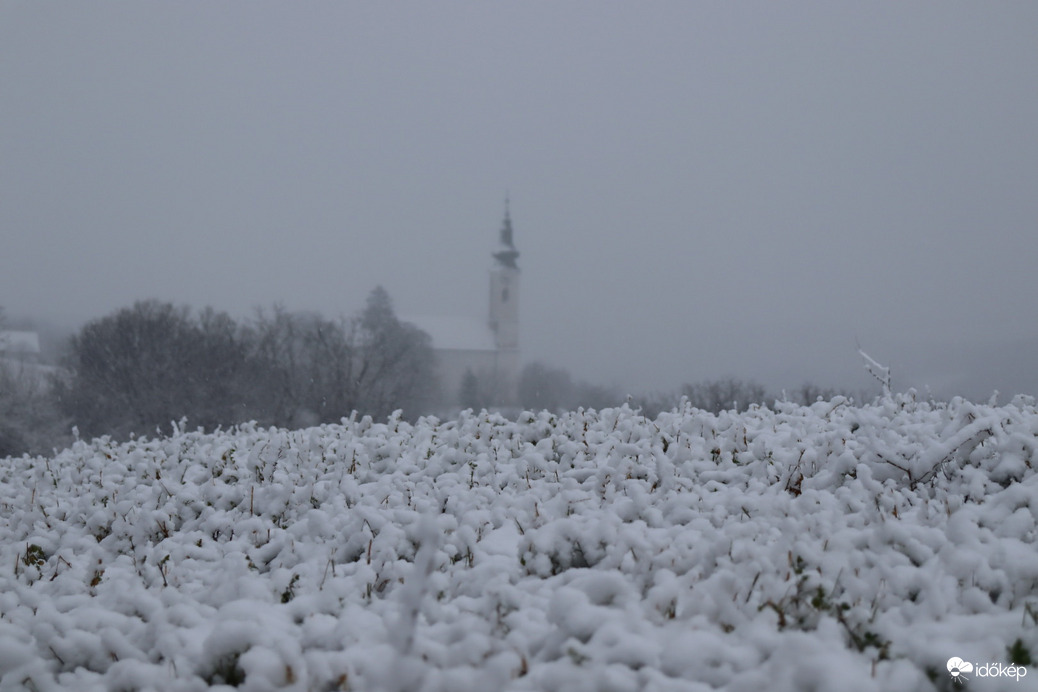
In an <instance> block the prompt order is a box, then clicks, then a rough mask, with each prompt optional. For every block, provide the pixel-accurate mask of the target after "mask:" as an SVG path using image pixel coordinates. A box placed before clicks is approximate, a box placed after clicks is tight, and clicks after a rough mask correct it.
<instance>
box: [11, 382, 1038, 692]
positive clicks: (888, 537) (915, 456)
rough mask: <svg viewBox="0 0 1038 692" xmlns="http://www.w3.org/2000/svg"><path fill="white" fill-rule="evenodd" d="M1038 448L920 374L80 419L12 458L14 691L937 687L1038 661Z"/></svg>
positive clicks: (1015, 424)
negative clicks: (710, 392) (284, 420)
mask: <svg viewBox="0 0 1038 692" xmlns="http://www.w3.org/2000/svg"><path fill="white" fill-rule="evenodd" d="M1036 446H1038V411H1036V409H1035V407H1034V406H1033V404H1032V403H1031V402H1028V401H1022V400H1021V401H1017V402H1014V403H1013V404H1011V405H1007V406H1002V407H996V406H983V405H977V404H973V403H969V402H966V401H962V400H956V401H953V402H952V403H950V404H947V405H934V404H929V403H924V402H916V401H914V400H913V399H912V398H911V397H910V396H901V397H897V398H890V399H886V400H884V401H882V402H880V403H878V404H875V405H871V406H864V407H855V406H852V405H850V404H849V402H847V401H846V400H842V399H836V400H834V401H831V402H824V403H823V402H819V403H817V404H815V405H813V406H811V407H801V406H794V405H782V404H778V405H776V408H775V409H774V410H771V409H765V408H752V409H751V410H749V411H746V412H744V413H741V414H736V413H734V412H729V413H720V414H718V415H714V414H709V413H704V412H702V411H698V410H694V409H691V408H688V407H686V408H685V409H683V410H677V411H673V412H670V413H663V414H661V415H659V416H658V417H657V418H656V419H655V420H648V419H646V418H644V417H642V416H641V415H639V413H637V412H636V411H632V410H630V409H628V408H619V409H611V410H604V411H600V412H594V411H577V412H572V413H568V414H565V415H562V416H553V415H550V414H548V413H541V414H535V413H525V414H522V415H521V416H520V417H519V418H518V420H517V421H510V420H506V419H504V418H502V417H499V416H496V415H493V414H487V413H478V414H477V413H471V412H470V413H463V414H462V415H461V416H460V417H459V418H458V419H457V420H449V421H437V420H435V419H422V420H420V421H419V422H418V423H417V424H414V425H412V424H408V423H406V422H403V421H401V420H399V419H397V418H391V419H389V421H388V422H386V423H372V421H371V420H370V419H367V418H365V419H362V420H345V421H343V422H342V424H341V425H326V426H322V427H317V428H312V429H308V430H300V431H286V430H279V429H270V430H265V429H257V428H255V427H243V428H241V429H237V430H233V431H229V432H217V433H213V434H202V433H198V432H186V431H180V432H178V433H176V434H174V435H172V436H171V437H169V438H167V439H156V440H143V439H141V440H135V441H130V442H127V443H123V444H115V443H112V442H110V441H108V440H106V439H99V440H94V441H92V442H83V441H81V442H78V443H76V445H75V446H74V447H72V448H71V449H69V450H67V451H65V452H62V453H60V454H58V455H57V456H56V457H53V458H49V459H48V458H29V457H23V458H14V459H5V460H2V461H0V515H2V517H3V518H2V520H0V675H2V682H0V690H22V689H29V690H38V691H39V692H46V691H48V690H59V689H61V690H68V689H76V690H147V689H157V690H184V691H188V690H203V689H209V688H210V687H211V686H220V685H224V686H231V687H237V688H239V689H242V690H273V689H288V690H301V691H302V690H321V691H325V690H393V689H396V690H444V691H452V692H458V691H464V690H473V691H477V690H479V691H482V690H504V689H508V690H560V689H565V690H617V691H623V690H641V689H646V690H708V689H727V690H752V691H754V692H756V691H758V690H762V689H768V690H776V691H781V690H833V689H840V690H863V691H864V690H927V689H943V688H946V687H948V686H949V685H950V683H951V678H950V676H949V675H948V673H947V672H946V670H945V663H946V661H947V660H948V659H949V658H951V657H953V656H955V657H960V658H963V659H965V660H967V661H977V662H986V661H1001V662H1008V661H1010V660H1011V659H1013V660H1015V662H1016V663H1025V664H1026V663H1029V660H1028V659H1029V658H1030V656H1032V655H1035V654H1038V623H1036V621H1035V618H1036V616H1038V550H1036V545H1035V543H1036V516H1038V480H1036V476H1035V473H1034V468H1033V466H1034V463H1035V449H1036ZM1036 680H1038V674H1036V673H1035V672H1034V671H1033V670H1032V672H1031V675H1030V676H1029V677H1027V678H1023V679H1022V680H1021V681H1020V682H1019V683H1017V682H1015V681H1013V687H1012V689H1021V690H1022V689H1035V685H1034V683H1035V681H1036ZM224 689H227V687H225V688H224ZM989 689H997V684H996V686H995V687H990V688H989ZM1003 689H1005V688H1003Z"/></svg>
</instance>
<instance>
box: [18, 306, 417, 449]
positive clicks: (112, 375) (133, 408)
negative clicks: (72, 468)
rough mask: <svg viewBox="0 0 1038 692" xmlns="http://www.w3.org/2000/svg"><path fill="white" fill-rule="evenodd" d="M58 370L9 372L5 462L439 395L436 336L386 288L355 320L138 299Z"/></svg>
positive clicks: (378, 408) (300, 422)
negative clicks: (72, 441) (95, 443)
mask: <svg viewBox="0 0 1038 692" xmlns="http://www.w3.org/2000/svg"><path fill="white" fill-rule="evenodd" d="M50 370H51V372H47V369H45V368H40V367H32V366H29V365H26V364H24V363H22V364H19V363H13V362H8V363H4V364H3V367H0V457H3V456H7V455H10V454H21V453H24V452H31V453H40V452H43V451H46V450H47V449H48V444H49V446H62V445H63V443H65V442H67V441H69V440H68V439H65V438H67V437H68V434H66V432H65V431H71V430H72V429H73V426H74V427H75V430H76V433H77V434H78V435H80V436H82V437H95V436H100V435H111V436H112V437H114V438H116V439H126V438H127V437H128V436H130V435H131V434H145V435H151V434H154V433H155V432H156V431H157V430H168V428H169V425H170V423H171V422H173V421H179V420H181V419H183V418H187V419H188V423H189V425H190V426H192V427H203V428H206V429H213V428H216V427H217V426H225V427H226V426H233V425H236V424H239V423H243V422H246V421H256V422H257V423H259V424H261V425H265V426H267V425H274V426H280V427H301V426H306V425H315V424H319V423H325V422H334V421H338V420H340V419H341V418H343V417H347V416H349V415H351V414H352V413H353V412H354V411H357V412H359V413H362V414H369V415H371V416H372V417H375V418H385V417H386V416H388V415H390V414H391V413H392V412H393V411H394V410H396V409H398V408H400V409H405V410H406V411H413V412H420V411H424V410H425V409H426V408H427V407H428V406H429V405H430V402H432V401H434V399H435V397H436V395H437V382H436V377H435V362H434V354H433V349H432V343H431V339H430V337H429V336H428V335H427V334H426V333H425V332H422V331H421V330H419V329H418V328H417V327H414V326H413V325H410V324H408V323H406V322H402V321H400V320H399V319H398V318H397V316H396V314H395V312H394V310H393V306H392V301H391V300H390V297H389V294H388V293H387V292H386V291H385V289H383V288H381V287H379V288H376V289H375V290H373V291H372V292H371V294H370V295H369V296H368V298H367V302H366V304H365V307H364V309H363V310H362V311H361V312H360V313H359V314H358V315H356V316H354V317H351V318H348V319H338V320H329V319H326V318H324V317H322V316H320V315H318V314H315V313H304V312H289V311H287V310H285V309H283V308H280V307H275V308H273V309H272V310H268V311H260V312H258V313H257V315H256V317H255V318H254V319H252V320H249V321H247V322H243V323H238V322H236V321H235V320H233V319H232V318H231V317H230V316H228V315H227V314H226V313H222V312H217V311H214V310H213V309H211V308H206V309H204V310H202V311H200V312H198V313H197V314H195V313H192V311H191V310H189V309H188V308H186V307H177V306H175V305H173V304H171V303H165V302H160V301H155V300H149V301H141V302H137V303H135V304H134V305H133V306H131V307H127V308H123V309H121V310H118V311H116V312H115V313H113V314H110V315H108V316H106V317H102V318H100V319H97V320H94V321H92V322H89V323H87V324H86V325H84V326H83V327H82V329H80V330H79V331H78V332H77V333H76V334H75V335H73V336H72V337H71V338H70V339H69V341H68V344H67V347H66V350H65V355H64V356H63V358H62V361H61V367H60V368H52V369H50Z"/></svg>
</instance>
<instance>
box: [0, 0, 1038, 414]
mask: <svg viewBox="0 0 1038 692" xmlns="http://www.w3.org/2000/svg"><path fill="white" fill-rule="evenodd" d="M1036 35H1038V4H1035V3H1025V2H1019V3H999V4H990V3H966V2H950V3H949V2H940V3H937V2H918V3H911V4H901V3H898V4H895V3H885V4H867V5H857V6H853V5H844V4H826V3H814V2H793V3H783V4H781V5H777V4H771V3H763V2H761V3H752V2H751V3H739V4H720V3H714V4H706V3H702V4H700V3H659V4H653V5H650V6H646V5H644V4H621V3H610V2H607V3H599V2H571V3H564V4H555V3H547V2H533V3H510V4H501V3H493V4H490V3H457V2H448V3H437V4H435V5H432V4H419V3H393V4H383V3H379V4H354V3H350V4H338V3H314V2H306V3H291V4H288V3H272V2H250V3H244V2H231V3H220V4H210V3H197V2H187V3H176V4H172V3H167V4H143V3H106V4H80V3H73V2H53V3H33V2H17V1H10V0H2V1H0V305H2V306H3V307H4V309H5V312H6V315H7V318H8V320H9V321H10V320H18V319H24V318H30V319H31V320H33V321H34V322H35V323H37V324H39V325H46V324H50V325H54V326H55V327H57V328H58V330H59V331H60V330H62V329H64V330H67V331H69V332H71V331H73V330H75V329H77V328H79V327H80V326H81V325H82V324H83V323H85V322H87V321H88V320H93V319H96V318H99V317H101V316H103V315H106V314H110V313H112V312H113V311H115V310H118V309H120V308H123V307H126V306H128V305H130V304H131V303H133V302H134V301H136V300H139V299H149V298H154V299H158V300H162V301H171V302H173V303H176V304H178V305H179V304H187V305H191V306H193V307H196V308H201V307H204V306H212V307H213V308H215V309H217V310H220V311H226V312H228V313H229V314H230V315H232V316H234V317H235V318H236V319H237V318H243V317H247V316H248V315H251V314H253V312H254V310H255V308H256V307H258V306H270V305H272V304H274V303H276V302H277V303H281V304H282V305H284V306H285V307H286V308H287V309H289V310H308V311H318V312H320V313H322V314H324V315H326V316H329V317H336V316H340V315H350V314H355V313H356V312H357V311H358V310H360V309H361V308H362V307H363V306H364V301H365V297H366V296H367V295H368V293H369V291H371V289H372V288H373V287H374V286H376V285H382V286H384V287H385V288H386V290H387V291H388V293H389V294H390V295H391V296H392V298H393V301H394V305H395V307H396V309H397V310H398V311H399V312H400V313H402V314H447V315H461V316H471V317H474V318H483V317H484V316H485V314H486V310H487V272H488V269H489V266H490V252H491V250H492V248H493V246H494V243H495V241H496V239H497V237H496V236H497V230H498V228H499V226H500V223H501V218H502V216H503V212H504V199H505V196H506V194H507V195H509V196H510V199H511V215H512V219H513V222H514V228H515V243H516V246H517V248H518V249H519V251H520V252H521V253H522V254H521V256H520V258H519V266H520V267H521V269H522V288H521V348H522V351H523V358H524V360H526V361H533V360H540V361H544V362H547V363H551V364H553V365H555V366H558V367H561V368H565V369H566V370H568V371H570V372H572V373H573V375H574V376H575V377H578V378H580V379H582V380H587V381H591V382H597V383H601V384H603V385H609V386H614V387H617V388H619V389H622V390H626V391H629V392H642V391H647V390H673V389H675V388H676V387H677V386H678V385H680V384H681V383H683V382H694V381H701V380H708V379H714V378H719V377H723V376H729V375H731V376H736V377H740V378H746V379H752V380H754V381H758V382H760V383H762V384H763V385H765V386H767V387H768V388H769V389H771V390H773V391H779V390H780V389H782V388H795V387H797V386H799V385H800V384H801V383H803V382H805V381H811V382H815V383H817V384H819V385H821V386H826V387H841V388H848V389H854V390H857V389H862V388H867V387H871V388H873V389H874V388H875V382H874V381H872V380H870V379H869V377H868V375H867V374H865V372H864V370H863V368H862V365H861V359H860V357H859V356H858V349H859V348H862V349H864V350H865V351H867V352H868V353H869V354H870V355H871V356H873V357H874V358H876V359H877V360H879V361H880V362H883V363H885V364H888V365H890V366H891V367H892V369H893V384H894V387H895V388H897V389H905V388H908V387H916V388H919V389H920V390H922V391H929V392H932V393H933V394H935V395H936V396H951V395H955V394H962V395H966V396H969V397H974V398H985V399H986V398H987V397H988V396H989V395H990V394H991V392H992V390H994V389H998V390H1001V392H1002V393H1003V395H1006V396H1008V395H1011V394H1013V393H1016V392H1023V393H1029V394H1036V393H1038V367H1036V365H1038V363H1036V360H1038V356H1036V354H1038V319H1036V318H1038V301H1036V300H1035V293H1036V291H1035V279H1034V275H1035V268H1036V260H1038V232H1036V231H1038V194H1036V191H1038V137H1036V134H1035V133H1036V131H1035V123H1038V42H1036V41H1035V39H1034V37H1035V36H1036Z"/></svg>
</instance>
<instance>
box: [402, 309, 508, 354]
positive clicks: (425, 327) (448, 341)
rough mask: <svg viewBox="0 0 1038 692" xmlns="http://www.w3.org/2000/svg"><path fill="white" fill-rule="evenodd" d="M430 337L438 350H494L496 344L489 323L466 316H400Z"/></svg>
mask: <svg viewBox="0 0 1038 692" xmlns="http://www.w3.org/2000/svg"><path fill="white" fill-rule="evenodd" d="M401 321H403V322H410V323H411V324H413V325H415V326H416V327H418V328H419V329H421V330H422V331H424V332H425V333H427V334H428V335H429V336H431V337H432V341H433V348H435V349H439V350H464V351H496V350H497V344H496V342H495V340H494V333H493V332H492V331H491V330H490V325H488V324H487V323H486V322H482V321H480V320H475V319H469V318H467V317H448V316H444V315H421V316H418V317H414V316H407V317H401Z"/></svg>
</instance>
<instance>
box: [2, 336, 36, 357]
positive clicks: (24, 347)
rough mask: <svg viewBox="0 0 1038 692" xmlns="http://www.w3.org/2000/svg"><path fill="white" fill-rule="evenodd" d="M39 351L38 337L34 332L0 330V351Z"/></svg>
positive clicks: (14, 352) (31, 352)
mask: <svg viewBox="0 0 1038 692" xmlns="http://www.w3.org/2000/svg"><path fill="white" fill-rule="evenodd" d="M39 352H40V337H39V336H38V335H37V334H36V332H15V331H0V353H7V354H9V355H11V354H36V353H39Z"/></svg>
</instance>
